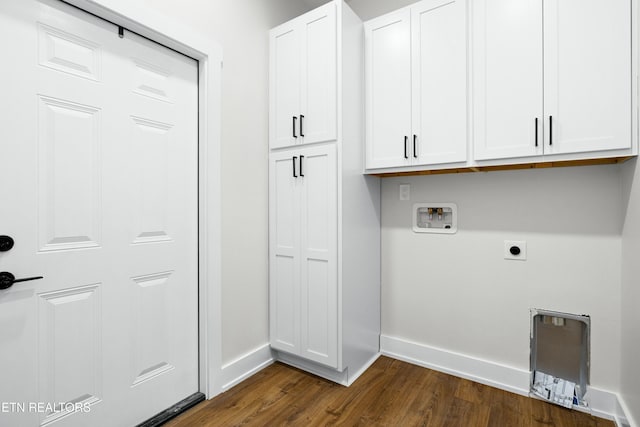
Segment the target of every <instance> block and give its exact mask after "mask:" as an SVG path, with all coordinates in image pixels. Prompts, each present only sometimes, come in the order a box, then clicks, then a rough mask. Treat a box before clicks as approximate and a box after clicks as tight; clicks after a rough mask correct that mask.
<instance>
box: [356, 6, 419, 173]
mask: <svg viewBox="0 0 640 427" xmlns="http://www.w3.org/2000/svg"><path fill="white" fill-rule="evenodd" d="M410 18H411V14H410V11H409V9H402V10H400V11H398V12H395V13H390V14H388V15H384V16H382V17H380V18H377V19H374V20H371V21H368V22H367V23H366V24H365V55H366V65H365V70H366V73H365V80H366V167H367V169H375V168H388V167H397V166H408V165H409V164H410V162H411V161H410V159H409V150H410V147H409V146H410V145H411V143H410V141H409V135H410V134H411V19H410Z"/></svg>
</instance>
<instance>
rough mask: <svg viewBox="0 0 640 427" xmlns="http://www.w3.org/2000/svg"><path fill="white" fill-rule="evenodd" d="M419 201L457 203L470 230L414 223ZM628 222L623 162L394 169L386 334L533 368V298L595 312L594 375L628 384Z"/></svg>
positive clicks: (600, 382) (385, 235)
mask: <svg viewBox="0 0 640 427" xmlns="http://www.w3.org/2000/svg"><path fill="white" fill-rule="evenodd" d="M401 183H409V184H411V201H409V202H406V201H399V197H398V186H399V184H401ZM418 202H453V203H456V204H457V205H458V209H459V212H458V232H457V233H456V234H453V235H446V234H427V233H423V234H421V233H414V232H413V231H412V228H411V206H412V204H413V203H418ZM621 228H622V197H621V185H620V170H619V166H615V165H614V166H590V167H576V168H558V169H544V170H522V171H507V172H490V173H469V174H458V175H455V174H454V175H434V176H416V177H405V178H388V179H384V180H383V182H382V333H383V334H384V335H389V336H392V337H397V338H403V339H406V340H409V341H413V342H416V343H419V344H425V345H428V346H432V347H437V348H441V349H444V350H446V351H451V352H456V353H461V354H464V355H469V356H473V357H477V358H480V359H484V360H489V361H492V362H496V363H500V364H504V365H507V366H513V367H516V368H520V369H526V370H528V369H529V329H530V326H529V325H530V323H529V309H530V308H540V309H549V310H554V311H561V312H569V313H577V314H589V315H591V319H592V348H591V357H592V360H591V374H592V375H591V384H592V385H593V386H595V387H598V388H602V389H608V390H618V389H619V375H620V374H619V366H618V364H617V363H615V362H614V361H617V360H619V358H620V303H621V302H620V257H621V238H620V232H621ZM504 240H526V241H527V252H528V254H527V256H528V260H527V261H507V260H504V259H503V252H504Z"/></svg>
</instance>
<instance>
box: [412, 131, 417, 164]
mask: <svg viewBox="0 0 640 427" xmlns="http://www.w3.org/2000/svg"><path fill="white" fill-rule="evenodd" d="M416 139H418V135H415V134H414V135H413V158H414V159H417V158H418V150H416V148H417V145H416Z"/></svg>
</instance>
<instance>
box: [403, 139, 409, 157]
mask: <svg viewBox="0 0 640 427" xmlns="http://www.w3.org/2000/svg"><path fill="white" fill-rule="evenodd" d="M408 140H409V137H408V136H406V135H405V136H404V158H405V159H408V158H409V155H408V154H407V142H408Z"/></svg>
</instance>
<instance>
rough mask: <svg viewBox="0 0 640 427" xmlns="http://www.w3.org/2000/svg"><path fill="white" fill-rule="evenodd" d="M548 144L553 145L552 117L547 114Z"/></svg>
mask: <svg viewBox="0 0 640 427" xmlns="http://www.w3.org/2000/svg"><path fill="white" fill-rule="evenodd" d="M549 145H553V117H551V116H549Z"/></svg>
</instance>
